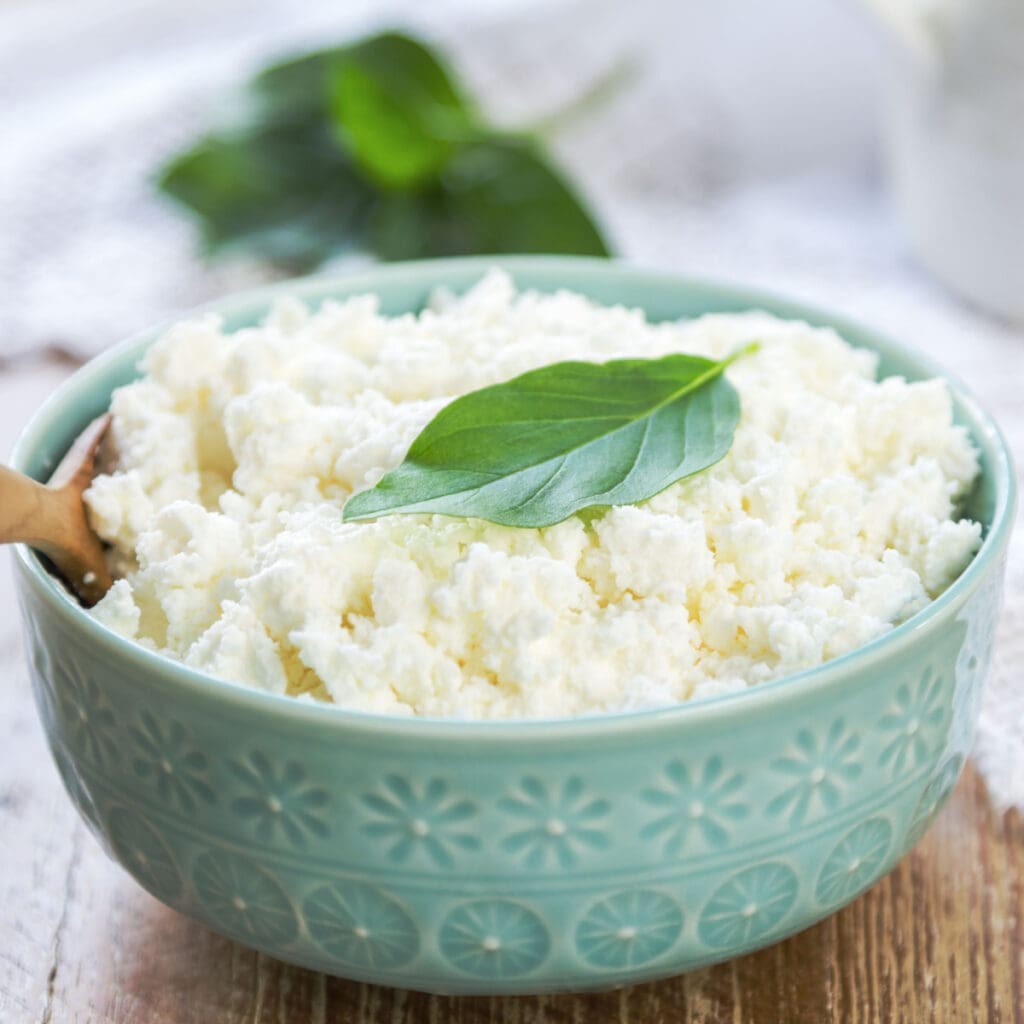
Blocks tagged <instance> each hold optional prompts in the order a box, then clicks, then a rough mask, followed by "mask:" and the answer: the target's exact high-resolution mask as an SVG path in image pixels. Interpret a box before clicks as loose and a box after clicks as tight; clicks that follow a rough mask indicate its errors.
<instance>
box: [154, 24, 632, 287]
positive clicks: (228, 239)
mask: <svg viewBox="0 0 1024 1024" xmlns="http://www.w3.org/2000/svg"><path fill="white" fill-rule="evenodd" d="M621 77H622V76H621V75H619V74H618V73H617V72H616V73H615V75H613V76H612V77H611V78H609V79H608V81H609V82H612V83H614V82H615V81H617V80H618V79H620V78H621ZM601 91H602V90H600V89H599V90H596V91H595V92H594V95H595V96H596V95H599V93H601ZM158 186H159V188H160V189H161V190H162V191H163V192H164V193H165V194H166V195H168V196H170V197H171V198H172V199H175V200H176V201H177V202H178V203H180V204H182V205H183V206H185V207H187V208H188V209H189V210H190V211H191V212H192V213H193V214H194V215H195V217H196V219H197V221H198V224H199V227H200V229H201V231H202V237H203V242H204V246H205V249H206V252H207V253H208V254H210V255H213V254H233V253H238V254H245V255H247V256H255V257H258V258H263V259H266V260H270V261H271V262H274V263H277V264H280V265H282V266H284V267H287V268H289V269H292V270H308V269H310V268H312V267H315V266H316V265H317V264H318V263H321V262H322V261H323V260H325V259H328V258H330V257H332V256H336V255H338V254H340V253H344V252H347V251H351V250H353V249H363V250H366V251H368V252H371V253H373V254H375V255H377V256H379V257H380V258H381V259H386V260H395V259H410V258H414V257H421V256H453V255H460V254H467V253H488V254H489V253H512V252H551V253H575V254H580V255H591V256H607V255H608V252H609V249H608V245H607V243H606V242H605V240H604V238H603V237H602V234H601V231H600V229H599V228H598V226H597V224H596V223H595V221H594V218H593V217H592V215H591V214H590V212H589V211H588V209H587V207H586V204H585V203H584V202H583V200H582V199H581V198H580V196H579V195H578V194H577V193H576V191H575V190H574V189H573V187H572V185H571V184H570V183H569V181H568V180H567V179H566V178H565V177H563V175H562V174H561V173H560V172H559V170H558V169H557V167H556V166H555V165H554V164H553V163H552V162H551V160H550V159H549V157H548V155H547V153H546V151H545V148H544V145H543V142H542V140H541V138H540V137H539V135H536V134H532V133H528V132H515V131H505V130H502V129H499V128H496V127H494V126H492V125H490V124H488V122H487V121H486V119H485V118H484V116H483V115H482V113H481V112H480V110H479V109H478V108H477V106H476V105H475V104H474V103H473V102H472V101H471V100H470V99H469V97H468V95H467V93H466V91H465V90H464V89H463V87H462V86H461V84H460V83H459V82H458V80H457V78H456V76H455V75H454V73H453V72H452V70H451V69H450V68H449V67H448V65H447V64H446V63H445V61H444V60H443V58H442V57H441V56H440V55H439V54H438V53H436V52H435V51H434V50H432V49H431V48H430V47H428V46H427V45H426V44H424V43H423V42H421V41H419V40H417V39H414V38H413V37H411V36H409V35H405V34H403V33H400V32H383V33H380V34H378V35H374V36H370V37H368V38H366V39H362V40H359V41H357V42H354V43H351V44H349V45H347V46H339V47H335V48H333V49H328V50H321V51H318V52H316V53H310V54H306V55H305V56H302V57H298V58H296V59H294V60H290V61H286V62H284V63H280V64H275V65H273V66H271V67H269V68H267V69H266V70H264V71H262V72H261V73H260V74H259V75H257V76H256V77H255V78H254V79H253V80H252V81H251V82H250V83H249V85H248V87H247V88H246V89H245V90H244V92H242V93H240V94H239V95H238V96H237V97H235V101H234V103H229V104H227V106H226V115H225V116H224V117H223V118H222V119H221V125H220V127H219V128H217V129H216V130H214V131H212V132H211V133H210V134H208V135H206V136H205V137H203V138H202V139H200V140H199V141H198V142H197V143H196V144H195V145H193V146H192V147H190V148H189V149H187V150H185V151H184V152H182V153H180V154H178V155H177V156H176V157H174V158H173V159H172V160H171V161H170V163H168V164H167V165H166V166H165V167H164V168H163V170H162V171H161V173H160V177H159V179H158Z"/></svg>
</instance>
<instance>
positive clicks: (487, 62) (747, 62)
mask: <svg viewBox="0 0 1024 1024" xmlns="http://www.w3.org/2000/svg"><path fill="white" fill-rule="evenodd" d="M387 24H390V25H394V24H398V25H404V26H411V27H413V28H414V29H417V30H419V31H423V32H425V33H427V34H430V35H433V36H435V37H436V38H437V39H438V40H439V41H440V43H441V44H442V45H443V46H444V47H445V49H446V50H448V51H449V52H450V53H451V55H452V57H453V59H454V62H455V64H456V65H457V66H458V68H459V69H460V71H461V72H462V73H463V74H464V75H465V77H466V78H467V79H468V81H469V82H470V84H471V87H472V89H473V90H474V92H475V93H477V94H478V95H480V96H481V97H482V99H483V105H484V107H485V109H487V110H488V111H489V112H490V113H491V114H492V115H493V116H494V117H496V118H497V119H499V120H501V121H503V122H505V123H510V124H511V123H524V122H529V121H530V120H531V119H532V118H535V117H536V116H538V115H539V114H542V113H544V112H547V111H549V110H551V109H552V108H557V107H558V106H560V105H561V104H562V103H564V102H566V101H568V100H570V99H571V98H572V97H573V96H575V95H577V94H578V93H579V92H580V90H581V89H583V88H585V87H586V85H587V84H588V83H590V82H592V81H593V80H594V79H596V78H597V77H598V76H600V75H601V74H602V73H603V72H604V71H606V70H607V69H608V67H609V66H611V64H612V63H614V62H615V61H616V60H618V59H621V58H623V57H632V58H633V59H634V60H635V61H636V62H637V64H638V66H639V68H640V71H639V74H638V77H637V78H636V79H635V80H634V81H633V83H632V84H631V85H630V86H628V87H627V88H626V89H624V90H623V92H622V93H621V94H620V95H619V96H618V97H617V98H615V99H613V100H612V101H611V102H610V103H609V104H608V106H607V107H605V108H604V109H602V110H601V111H600V112H599V113H597V114H595V115H592V116H590V117H588V118H586V119H584V120H583V121H581V122H579V123H577V124H576V125H575V126H573V127H571V128H570V129H569V130H568V131H567V132H566V133H565V134H564V135H563V136H561V137H559V139H558V140H557V142H556V149H557V152H558V155H559V156H560V158H561V159H562V161H563V162H564V163H565V165H566V166H567V167H568V168H569V169H570V171H571V173H572V174H573V175H574V176H575V177H576V178H577V179H578V180H579V181H580V182H581V183H582V185H583V187H584V189H585V191H586V192H587V193H588V194H589V195H590V196H591V198H592V200H593V203H594V206H595V207H596V209H597V211H598V213H599V215H600V217H601V219H602V220H603V222H604V223H605V225H606V226H607V228H608V230H609V233H610V235H611V237H612V238H613V240H614V242H615V245H616V249H617V250H618V251H619V252H620V253H621V254H622V255H624V256H626V257H629V258H631V259H634V260H636V261H638V262H641V263H644V264H648V265H652V266H659V267H664V268H670V269H673V270H677V271H679V272H681V273H689V274H694V275H697V276H701V277H709V278H714V277H720V278H725V279H731V280H735V281H743V282H747V283H751V284H756V285H759V286H762V287H767V288H773V289H777V290H779V291H781V292H784V293H789V294H792V295H794V296H797V297H801V298H804V299H806V300H808V301H811V302H814V303H815V304H820V305H825V306H830V307H834V308H836V309H837V310H841V311H843V312H845V313H847V314H849V315H851V316H853V317H855V318H859V319H861V320H863V321H865V322H867V323H870V324H873V325H875V326H877V327H879V328H881V329H883V330H885V331H886V332H888V333H889V334H891V335H893V336H895V337H897V338H900V339H903V340H905V341H906V342H908V343H909V344H911V345H915V346H917V347H919V348H921V349H924V350H927V351H928V352H930V353H931V354H933V355H934V356H935V357H936V358H937V359H938V360H939V361H941V362H942V363H944V364H945V365H947V366H948V367H949V368H950V369H951V370H953V371H954V372H955V373H957V374H959V375H960V376H961V377H962V378H964V379H965V380H966V381H967V382H968V383H969V384H970V385H971V387H972V388H973V389H974V390H975V392H976V393H977V394H978V395H979V397H980V398H981V400H982V401H983V403H984V404H985V405H986V406H987V407H988V408H990V409H991V410H992V411H993V412H994V413H995V414H996V415H997V418H998V419H999V420H1000V422H1001V425H1002V427H1003V429H1004V431H1005V433H1006V435H1007V438H1008V440H1009V442H1010V445H1011V448H1013V449H1014V450H1015V451H1016V452H1021V453H1024V402H1021V400H1020V386H1021V384H1022V383H1024V333H1022V332H1021V331H1020V330H1016V329H1014V328H1011V327H1009V326H1007V325H1003V324H1000V323H998V322H995V321H993V320H992V319H990V318H988V317H986V316H984V315H983V314H981V313H978V312H976V311H974V310H971V309H968V308H966V307H964V306H963V305H961V304H959V303H958V302H956V301H955V300H953V299H952V298H950V297H949V296H948V295H947V294H946V293H944V292H943V291H942V290H941V289H940V288H939V287H938V286H937V285H935V284H934V283H933V282H932V281H931V280H930V279H929V278H927V277H926V276H924V275H923V274H922V273H921V272H919V271H918V269H917V268H916V267H915V265H914V263H913V261H912V260H911V258H910V257H909V255H908V254H907V252H906V251H905V249H904V246H903V243H902V241H901V237H900V234H899V231H898V229H897V228H896V227H895V226H894V224H893V218H892V215H891V211H890V210H889V208H888V206H887V202H886V197H885V194H884V190H883V189H882V187H881V185H880V182H879V180H878V176H877V174H876V172H875V170H874V167H875V160H874V148H873V144H872V139H873V136H874V133H875V123H874V122H875V112H876V110H877V107H878V100H879V97H878V87H877V81H878V79H879V77H880V71H881V68H880V65H881V63H882V53H883V51H884V46H883V43H882V40H881V39H879V38H876V37H875V36H874V33H873V31H872V30H871V27H870V25H869V24H868V22H867V21H866V20H865V19H863V18H862V17H861V16H859V12H857V11H856V10H855V9H854V7H853V6H852V5H850V4H849V3H848V2H843V0H774V2H773V3H772V4H763V5H756V6H754V5H750V4H749V2H748V0H721V2H719V3H716V4H705V3H701V2H700V0H689V2H684V3H675V4H668V3H665V2H663V0H632V2H630V3H629V4H623V3H621V2H620V0H432V2H431V3H430V4H423V3H416V2H414V0H390V2H383V3H382V2H373V0H346V2H345V3H338V2H337V0H304V2H303V3H302V4H301V5H299V4H291V3H288V2H287V0H264V2H261V3H258V4H253V3H251V2H250V0H192V2H188V0H178V2H176V3H173V4H171V3H166V2H164V0H104V2H102V3H100V2H98V0H97V2H94V3H90V4H81V3H80V2H79V0H48V2H47V3H33V2H32V0H20V2H15V3H9V4H8V5H6V6H4V8H3V9H2V10H0V75H2V77H0V89H2V93H0V360H2V359H3V358H4V357H5V356H13V355H15V354H17V353H19V352H26V351H31V350H33V349H38V348H40V347H44V346H48V345H51V346H59V347H61V348H62V349H65V350H67V351H70V352H72V353H74V354H76V355H79V356H82V357H84V356H88V355H90V354H92V353H93V352H96V351H98V350H100V349H101V348H103V347H105V346H106V345H107V344H108V343H110V342H112V341H115V340H117V339H119V338H121V337H124V336H126V335H128V334H130V333H132V332H133V331H135V330H138V329H140V328H142V327H145V326H147V325H149V324H151V323H152V322H154V321H156V320H158V319H161V318H163V317H166V316H172V315H175V314H178V313H181V312H183V311H185V310H186V309H188V308H189V307H191V306H193V305H195V304H197V303H199V302H202V301H205V300H207V299H210V298H213V297H215V296H217V295H220V294H224V293H226V292H229V291H232V290H235V289H237V288H240V287H244V286H247V285H250V284H254V283H258V282H260V281H263V280H266V279H268V277H269V276H271V272H270V271H269V270H268V269H267V268H266V267H262V266H259V265H256V264H250V263H239V262H235V263H230V264H229V263H222V264H218V265H215V266H213V267H207V266H204V265H203V264H201V263H200V262H199V260H198V259H197V258H196V255H195V232H194V230H193V228H192V226H191V224H190V223H189V221H188V219H187V218H185V217H183V216H182V215H181V214H180V213H179V212H177V211H176V210H175V209H173V208H172V207H171V206H170V205H169V204H168V203H166V202H165V201H162V200H161V199H159V198H158V197H157V196H156V195H155V194H154V192H153V189H152V186H151V184H150V181H151V177H152V175H153V173H154V171H155V169H156V168H157V167H159V166H160V164H161V162H162V161H163V160H164V159H165V158H166V157H167V156H168V155H169V154H171V153H173V152H174V151H175V150H177V149H178V148H180V147H181V146H183V145H184V144H186V143H187V142H188V141H189V140H191V139H192V138H193V136H194V135H195V134H196V133H197V132H198V131H199V130H200V129H201V128H202V127H203V126H204V125H205V124H206V123H207V121H208V119H209V117H210V115H211V112H212V110H213V108H214V106H215V98H216V96H217V95H218V93H219V92H220V91H221V90H223V89H225V88H226V87H228V86H230V85H233V84H235V83H237V82H238V81H240V80H241V79H243V78H244V77H245V76H247V75H248V74H250V73H251V72H253V71H254V70H256V69H257V68H258V67H259V66H260V65H261V64H262V63H263V62H265V61H266V60H267V59H269V58H270V57H271V56H275V55H284V54H287V53H291V52H296V51H299V50H302V49H307V48H313V47H319V46H325V45H331V44H333V43H335V42H338V41H341V40H342V39H344V38H346V37H348V36H350V35H351V34H352V33H354V32H359V31H362V30H364V29H368V28H371V27H379V26H381V25H387ZM328 269H329V268H328ZM1022 534H1024V531H1022V530H1020V529H1018V531H1017V535H1016V537H1015V541H1014V544H1013V547H1012V551H1011V556H1010V564H1009V574H1008V581H1007V591H1006V602H1005V609H1006V610H1005V612H1004V616H1003V620H1002V625H1001V629H1000V639H999V650H998V653H997V658H996V662H995V668H994V672H993V678H992V680H991V683H990V686H989V690H988V694H987V698H986V703H985V706H984V709H983V713H982V722H981V727H980V730H979V735H978V742H977V749H976V760H977V762H978V764H979V766H980V767H981V769H982V771H983V772H984V774H985V776H986V779H987V781H988V784H989V787H990V789H991V792H992V796H993V798H994V800H995V801H996V802H997V803H998V804H999V805H1001V806H1010V805H1016V806H1018V807H1021V808H1024V682H1022V680H1021V676H1020V671H1019V669H1017V667H1016V666H1017V665H1019V664H1020V663H1021V659H1022V657H1024V543H1022Z"/></svg>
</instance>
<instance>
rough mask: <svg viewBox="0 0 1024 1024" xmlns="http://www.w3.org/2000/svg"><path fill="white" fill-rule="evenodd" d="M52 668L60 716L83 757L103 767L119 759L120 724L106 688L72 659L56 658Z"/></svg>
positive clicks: (58, 714)
mask: <svg viewBox="0 0 1024 1024" xmlns="http://www.w3.org/2000/svg"><path fill="white" fill-rule="evenodd" d="M53 670H54V678H53V689H54V691H55V693H56V696H57V717H58V718H59V719H61V724H62V726H63V728H64V730H65V731H66V733H67V735H68V737H69V738H70V740H71V741H72V742H73V743H74V745H75V747H76V748H77V749H78V751H79V752H80V753H81V756H82V757H83V758H84V759H85V760H86V761H91V762H92V763H93V764H96V765H100V766H106V765H108V764H111V763H115V762H117V761H119V760H120V757H121V753H120V745H119V743H118V742H117V735H118V725H119V723H118V720H117V717H116V716H115V714H114V709H113V707H112V706H111V703H110V699H109V698H108V697H107V695H106V693H105V692H104V690H103V687H102V686H100V684H99V683H98V682H97V681H96V680H95V679H93V678H91V677H90V676H88V675H86V674H85V673H83V672H82V671H81V669H80V668H79V667H78V666H77V665H75V663H74V661H73V660H72V659H70V658H61V657H57V658H54V660H53Z"/></svg>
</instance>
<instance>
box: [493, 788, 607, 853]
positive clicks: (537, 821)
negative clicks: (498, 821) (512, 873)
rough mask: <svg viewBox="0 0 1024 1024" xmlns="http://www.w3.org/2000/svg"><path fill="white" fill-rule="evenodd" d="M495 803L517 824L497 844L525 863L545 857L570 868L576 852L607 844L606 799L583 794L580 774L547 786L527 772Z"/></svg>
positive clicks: (602, 846) (597, 848) (594, 848)
mask: <svg viewBox="0 0 1024 1024" xmlns="http://www.w3.org/2000/svg"><path fill="white" fill-rule="evenodd" d="M498 807H499V808H500V809H501V810H503V811H504V812H505V813H506V814H508V815H509V817H510V818H511V819H513V820H514V821H515V822H516V825H517V826H518V827H517V828H516V829H515V831H513V832H510V833H509V834H508V835H507V836H505V838H504V839H502V841H501V846H502V849H504V850H507V851H508V852H509V853H512V854H520V855H521V856H522V858H523V863H524V864H525V865H526V867H528V868H539V867H544V866H547V865H548V864H549V863H554V864H558V865H559V866H560V867H563V868H569V867H572V866H573V864H575V863H576V861H577V859H578V857H579V855H580V854H581V853H583V852H585V851H587V850H600V849H604V848H605V847H606V846H607V845H608V834H607V832H606V831H605V828H606V824H607V823H606V819H607V817H608V814H609V813H610V811H611V804H610V803H609V802H608V801H607V800H603V799H601V798H599V797H593V796H588V795H587V793H586V792H585V790H584V787H583V782H582V780H581V779H579V778H576V777H573V778H571V779H569V780H568V781H567V782H566V783H565V784H564V785H562V786H560V787H559V786H557V785H553V786H551V787H550V789H549V788H548V787H547V786H545V785H544V783H542V782H541V781H540V780H539V779H536V778H533V777H527V778H525V779H523V780H522V781H521V782H520V783H519V786H518V788H517V789H515V790H513V791H512V792H511V793H509V794H508V795H507V796H504V797H502V798H501V799H500V800H499V801H498Z"/></svg>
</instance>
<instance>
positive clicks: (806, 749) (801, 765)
mask: <svg viewBox="0 0 1024 1024" xmlns="http://www.w3.org/2000/svg"><path fill="white" fill-rule="evenodd" d="M860 746H861V741H860V737H859V736H858V735H857V734H856V733H854V732H851V731H849V730H847V728H846V724H845V722H844V721H843V719H841V718H837V719H836V720H835V721H834V722H832V724H831V725H830V726H829V728H828V731H827V732H826V733H825V734H824V735H820V734H817V735H816V733H815V730H813V729H809V728H807V729H801V730H800V731H799V732H798V733H797V734H796V739H795V740H794V741H793V744H792V745H791V747H790V748H789V750H788V751H787V752H786V754H785V756H784V757H780V758H777V759H776V760H774V761H773V762H772V769H773V770H774V771H775V772H776V773H777V774H778V775H779V776H781V778H782V779H783V780H784V786H785V788H784V789H783V790H782V792H781V793H779V794H778V796H776V797H774V798H773V799H772V800H770V801H769V802H768V805H767V807H766V808H765V810H766V812H767V814H768V816H769V817H770V818H775V817H780V816H784V817H785V818H787V819H788V821H789V822H790V824H792V825H799V824H800V823H801V822H802V821H803V820H804V819H805V818H806V817H807V816H808V815H809V814H812V815H813V814H822V813H826V812H828V811H833V810H835V809H836V808H837V807H838V806H839V804H840V802H841V800H842V798H843V794H844V793H845V792H846V790H847V789H848V788H849V787H850V785H851V784H852V783H854V782H856V780H857V779H858V778H860V775H861V772H862V771H863V766H862V765H861V763H860V760H859V751H860Z"/></svg>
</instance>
